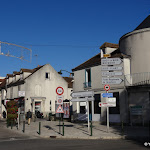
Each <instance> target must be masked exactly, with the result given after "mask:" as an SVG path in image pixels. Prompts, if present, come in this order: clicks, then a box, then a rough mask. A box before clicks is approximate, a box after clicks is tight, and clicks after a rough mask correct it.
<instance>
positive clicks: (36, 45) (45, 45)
mask: <svg viewBox="0 0 150 150" xmlns="http://www.w3.org/2000/svg"><path fill="white" fill-rule="evenodd" d="M22 45H27V46H34V47H38V46H40V47H49V46H51V47H74V48H99V46H87V45H52V44H23V43H22Z"/></svg>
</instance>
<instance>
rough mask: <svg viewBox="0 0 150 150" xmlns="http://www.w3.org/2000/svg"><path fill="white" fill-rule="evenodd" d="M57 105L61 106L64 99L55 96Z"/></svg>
mask: <svg viewBox="0 0 150 150" xmlns="http://www.w3.org/2000/svg"><path fill="white" fill-rule="evenodd" d="M56 98H57V104H58V105H63V99H64V97H63V96H62V95H57V97H56Z"/></svg>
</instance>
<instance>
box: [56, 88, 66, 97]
mask: <svg viewBox="0 0 150 150" xmlns="http://www.w3.org/2000/svg"><path fill="white" fill-rule="evenodd" d="M63 93H64V89H63V88H62V87H61V86H59V87H57V88H56V94H57V95H62V94H63Z"/></svg>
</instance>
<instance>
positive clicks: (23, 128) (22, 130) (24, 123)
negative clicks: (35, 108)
mask: <svg viewBox="0 0 150 150" xmlns="http://www.w3.org/2000/svg"><path fill="white" fill-rule="evenodd" d="M22 131H23V133H24V132H25V121H23V130H22Z"/></svg>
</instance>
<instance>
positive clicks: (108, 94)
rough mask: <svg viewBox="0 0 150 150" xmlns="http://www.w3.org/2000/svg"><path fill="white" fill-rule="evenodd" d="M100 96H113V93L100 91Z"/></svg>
mask: <svg viewBox="0 0 150 150" xmlns="http://www.w3.org/2000/svg"><path fill="white" fill-rule="evenodd" d="M101 95H102V97H103V98H104V97H113V93H102V94H101Z"/></svg>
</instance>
